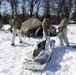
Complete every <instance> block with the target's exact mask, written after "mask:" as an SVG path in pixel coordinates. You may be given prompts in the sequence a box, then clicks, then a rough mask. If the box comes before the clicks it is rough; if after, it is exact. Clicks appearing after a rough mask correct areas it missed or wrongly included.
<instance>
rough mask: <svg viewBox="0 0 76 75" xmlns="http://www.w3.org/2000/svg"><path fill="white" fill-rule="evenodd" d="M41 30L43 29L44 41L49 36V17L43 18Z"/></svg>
mask: <svg viewBox="0 0 76 75" xmlns="http://www.w3.org/2000/svg"><path fill="white" fill-rule="evenodd" d="M42 28H43V39H46V38H47V37H48V36H50V15H47V17H45V18H44V20H43V23H42Z"/></svg>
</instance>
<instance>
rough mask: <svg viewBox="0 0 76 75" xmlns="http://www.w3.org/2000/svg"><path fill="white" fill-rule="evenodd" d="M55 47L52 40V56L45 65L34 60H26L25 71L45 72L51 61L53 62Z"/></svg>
mask: <svg viewBox="0 0 76 75" xmlns="http://www.w3.org/2000/svg"><path fill="white" fill-rule="evenodd" d="M54 45H55V41H54V40H51V41H50V54H49V56H48V58H47V60H46V62H45V63H43V64H41V63H40V62H35V61H34V60H33V59H27V58H26V59H25V62H24V69H26V70H32V71H43V70H44V69H45V68H46V66H47V64H48V63H49V61H50V60H51V57H52V54H53V48H54Z"/></svg>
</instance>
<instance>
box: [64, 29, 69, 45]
mask: <svg viewBox="0 0 76 75" xmlns="http://www.w3.org/2000/svg"><path fill="white" fill-rule="evenodd" d="M63 39H64V42H65V44H66V45H67V46H69V41H68V38H67V29H65V30H64V32H63Z"/></svg>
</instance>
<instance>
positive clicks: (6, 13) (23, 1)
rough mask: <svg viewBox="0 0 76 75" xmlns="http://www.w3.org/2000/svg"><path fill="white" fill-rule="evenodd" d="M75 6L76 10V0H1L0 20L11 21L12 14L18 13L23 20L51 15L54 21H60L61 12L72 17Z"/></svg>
mask: <svg viewBox="0 0 76 75" xmlns="http://www.w3.org/2000/svg"><path fill="white" fill-rule="evenodd" d="M74 6H75V8H74ZM73 8H74V9H75V10H76V0H0V22H3V23H9V19H10V18H12V15H13V14H17V15H18V16H19V17H20V19H21V20H22V21H23V22H24V21H25V20H27V19H29V18H30V17H32V16H35V17H36V18H38V19H39V20H41V21H42V20H43V18H44V17H46V16H47V15H50V17H51V20H52V21H51V22H52V23H59V22H58V21H56V20H58V19H59V20H60V18H59V14H60V13H61V12H65V13H66V15H67V16H68V17H70V14H71V13H76V11H75V10H74V9H73ZM74 16H75V15H72V18H74ZM74 19H75V18H74ZM53 21H54V22H53Z"/></svg>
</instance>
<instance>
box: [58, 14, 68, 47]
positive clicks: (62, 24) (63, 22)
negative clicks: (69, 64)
mask: <svg viewBox="0 0 76 75" xmlns="http://www.w3.org/2000/svg"><path fill="white" fill-rule="evenodd" d="M60 18H61V22H60V26H59V28H58V30H59V31H60V33H59V40H60V45H63V41H64V42H65V44H66V45H67V46H69V42H68V38H67V25H68V18H67V17H66V16H65V13H61V14H60Z"/></svg>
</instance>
